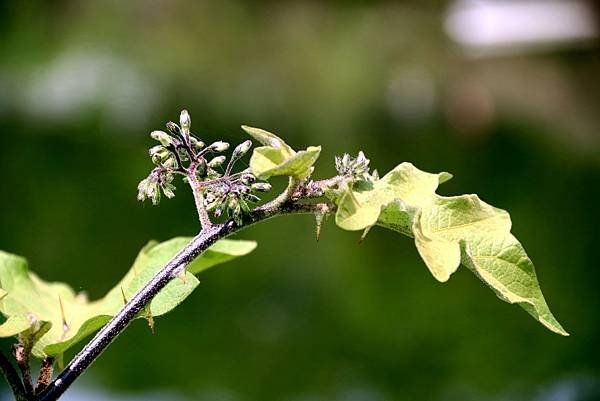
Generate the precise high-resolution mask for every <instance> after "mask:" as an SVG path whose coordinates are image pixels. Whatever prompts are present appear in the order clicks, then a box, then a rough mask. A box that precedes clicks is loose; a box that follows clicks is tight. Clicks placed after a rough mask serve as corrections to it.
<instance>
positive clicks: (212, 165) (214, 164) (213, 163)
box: [208, 156, 226, 168]
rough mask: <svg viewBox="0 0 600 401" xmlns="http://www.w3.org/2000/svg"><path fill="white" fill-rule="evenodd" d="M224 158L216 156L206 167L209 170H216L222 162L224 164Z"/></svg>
mask: <svg viewBox="0 0 600 401" xmlns="http://www.w3.org/2000/svg"><path fill="white" fill-rule="evenodd" d="M225 159H226V158H225V156H217V157H215V158H214V159H212V160H211V161H209V162H208V167H210V168H217V167H219V166H220V165H221V164H223V162H225Z"/></svg>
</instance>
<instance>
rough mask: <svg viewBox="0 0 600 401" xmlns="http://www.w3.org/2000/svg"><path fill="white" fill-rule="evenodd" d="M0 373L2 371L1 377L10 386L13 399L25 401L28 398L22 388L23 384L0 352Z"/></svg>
mask: <svg viewBox="0 0 600 401" xmlns="http://www.w3.org/2000/svg"><path fill="white" fill-rule="evenodd" d="M0 371H2V376H4V378H5V379H6V382H7V383H8V385H9V386H10V389H11V390H12V392H13V395H14V396H15V399H16V400H17V401H27V400H28V398H27V396H26V395H25V388H24V387H23V382H22V381H21V378H20V377H19V374H18V373H17V370H16V369H15V367H14V366H13V365H12V364H11V363H10V361H9V360H8V358H7V357H6V355H4V354H3V353H2V352H0Z"/></svg>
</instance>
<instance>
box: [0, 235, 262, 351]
mask: <svg viewBox="0 0 600 401" xmlns="http://www.w3.org/2000/svg"><path fill="white" fill-rule="evenodd" d="M190 240H191V238H173V239H171V240H169V241H166V242H163V243H157V242H155V241H152V242H150V243H148V245H146V246H145V247H144V248H143V249H142V250H141V251H140V253H139V255H138V257H137V258H136V260H135V262H134V264H133V266H132V267H131V269H130V270H129V271H128V272H127V273H126V274H125V276H124V277H123V278H122V279H121V280H120V282H119V283H118V284H117V285H116V286H115V287H114V288H113V289H111V290H110V291H109V292H108V293H107V294H106V296H104V297H103V298H102V299H99V300H97V301H92V302H90V301H88V300H87V298H86V297H85V295H84V294H76V293H75V292H74V291H73V290H72V289H71V288H70V287H69V286H67V285H66V284H63V283H48V282H45V281H43V280H41V279H39V278H38V277H37V276H36V275H35V274H33V273H31V272H29V270H28V268H27V262H26V261H25V259H23V258H21V257H19V256H16V255H11V254H8V253H5V252H1V251H0V287H1V289H2V294H4V297H2V298H1V299H0V312H1V313H2V314H3V315H4V316H5V317H6V318H7V320H6V321H5V322H4V323H3V324H2V325H0V337H9V336H14V335H17V334H20V333H26V332H29V331H30V330H33V328H34V327H38V328H44V330H47V329H49V330H48V331H47V332H45V333H44V332H43V331H40V330H38V331H37V332H38V333H40V334H43V335H40V338H39V339H37V341H36V342H35V344H34V347H33V354H34V355H35V356H37V357H39V358H43V357H45V356H47V355H52V356H55V355H59V354H62V353H63V352H64V351H65V350H67V349H68V348H69V347H71V346H72V345H74V344H75V343H77V342H78V341H80V340H82V339H83V338H85V337H87V336H88V335H90V334H92V333H93V332H95V331H96V330H98V329H99V328H100V327H102V326H103V325H104V324H106V322H108V320H110V318H111V317H112V316H114V315H115V314H116V313H117V312H118V311H119V310H120V309H121V308H122V306H123V305H124V303H125V302H126V301H127V300H128V299H130V298H131V297H132V296H133V295H134V294H135V293H136V292H137V291H138V290H139V289H140V288H141V287H142V286H143V285H145V284H146V283H147V282H148V281H149V280H150V278H151V277H152V276H153V275H154V274H155V273H156V272H158V270H159V269H161V268H162V267H163V266H164V265H165V264H166V263H167V262H168V261H169V260H170V259H171V258H172V257H173V256H174V255H175V254H176V253H177V252H179V251H180V250H181V249H182V248H183V247H184V246H185V245H186V244H188V243H189V242H190ZM255 247H256V243H254V242H253V241H236V240H221V241H218V242H217V243H215V244H214V245H213V246H211V247H210V248H209V249H208V250H206V251H205V252H204V253H203V254H202V255H201V256H200V257H198V258H197V259H196V260H195V261H194V262H193V263H191V264H190V265H188V266H187V268H188V271H186V272H185V274H184V275H183V276H182V277H181V278H179V279H175V280H172V281H171V282H170V283H169V284H167V286H166V287H165V288H164V289H163V290H162V291H161V292H160V293H159V294H158V295H157V296H156V297H155V298H154V299H153V300H152V302H151V303H150V308H149V311H150V313H151V314H152V316H160V315H162V314H165V313H167V312H169V311H170V310H172V309H173V308H175V307H176V306H177V305H179V304H180V303H181V302H182V301H183V300H184V299H185V298H186V297H187V296H188V295H189V294H190V293H191V292H192V291H193V290H194V289H195V288H196V286H197V285H198V284H199V281H198V279H197V278H196V277H195V276H194V275H193V274H192V273H198V272H200V271H203V270H206V269H207V268H209V267H212V266H215V265H217V264H220V263H224V262H227V261H229V260H231V259H234V258H236V257H239V256H242V255H245V254H247V253H249V252H251V251H252V250H253V249H254V248H255ZM124 298H125V299H124ZM140 317H144V316H140Z"/></svg>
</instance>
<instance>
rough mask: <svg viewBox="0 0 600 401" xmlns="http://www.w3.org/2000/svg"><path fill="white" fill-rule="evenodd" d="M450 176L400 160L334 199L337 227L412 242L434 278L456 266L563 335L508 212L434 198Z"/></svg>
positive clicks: (474, 201)
mask: <svg viewBox="0 0 600 401" xmlns="http://www.w3.org/2000/svg"><path fill="white" fill-rule="evenodd" d="M451 177H452V176H451V175H450V174H448V173H439V174H431V173H426V172H424V171H421V170H419V169H417V168H416V167H414V166H413V165H412V164H410V163H402V164H400V165H399V166H397V167H396V168H395V169H394V170H392V171H390V172H389V173H388V174H386V175H385V176H384V177H382V178H381V179H380V180H377V181H375V182H373V183H368V184H369V185H365V184H362V183H358V184H359V185H356V184H355V185H354V186H348V188H345V189H344V190H343V191H342V192H341V195H339V196H337V197H335V198H334V199H333V200H334V201H335V202H336V203H337V204H338V210H337V212H336V223H337V224H338V225H339V226H340V227H341V228H343V229H346V230H364V229H367V228H369V227H371V226H373V225H379V226H382V227H385V228H388V229H391V230H394V231H398V232H400V233H402V234H405V235H408V236H410V237H413V238H414V240H415V245H416V247H417V250H418V252H419V254H420V255H421V258H422V259H423V261H424V262H425V264H426V265H427V267H428V268H429V270H430V271H431V273H432V275H433V276H434V277H435V278H436V279H437V280H438V281H440V282H445V281H447V280H448V279H449V278H450V276H451V275H452V273H454V272H455V271H456V269H458V267H459V265H460V264H461V263H462V264H463V265H465V266H466V267H467V268H469V269H470V270H471V271H473V273H475V275H476V276H477V277H479V278H480V279H481V280H482V281H483V282H484V283H485V284H487V285H488V286H489V287H490V288H492V290H493V291H494V292H495V293H496V295H497V296H498V297H499V298H500V299H502V300H504V301H506V302H509V303H517V304H519V305H520V306H521V307H523V309H525V310H526V311H527V312H528V313H529V314H531V315H532V316H533V317H534V318H535V319H537V320H538V321H539V322H540V323H542V324H543V325H544V326H546V327H547V328H548V329H550V330H551V331H553V332H555V333H558V334H561V335H568V333H567V332H566V331H565V330H564V329H563V328H562V326H561V325H560V323H559V322H558V321H557V320H556V319H555V318H554V316H553V315H552V313H551V312H550V309H549V308H548V305H547V304H546V301H545V299H544V296H543V294H542V291H541V289H540V286H539V283H538V280H537V276H536V273H535V268H534V266H533V263H532V261H531V259H529V257H528V256H527V254H526V253H525V250H524V249H523V247H522V245H521V244H520V243H519V242H518V241H517V239H516V238H515V237H514V236H513V235H512V234H511V233H510V229H511V221H510V216H509V215H508V213H507V212H506V211H504V210H501V209H498V208H495V207H493V206H491V205H488V204H487V203H485V202H483V201H482V200H481V199H479V198H478V197H477V196H476V195H462V196H453V197H445V196H441V195H438V194H436V192H435V191H436V190H437V187H438V185H439V184H441V183H443V182H445V181H447V180H448V179H450V178H451ZM331 193H332V194H335V192H331Z"/></svg>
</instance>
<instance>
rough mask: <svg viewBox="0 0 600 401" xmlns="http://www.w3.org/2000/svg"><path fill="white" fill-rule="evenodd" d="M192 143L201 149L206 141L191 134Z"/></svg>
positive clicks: (197, 148)
mask: <svg viewBox="0 0 600 401" xmlns="http://www.w3.org/2000/svg"><path fill="white" fill-rule="evenodd" d="M190 144H191V145H192V146H193V147H194V148H195V149H196V150H200V149H202V148H203V147H204V142H202V141H200V140H198V139H196V138H194V137H193V136H190Z"/></svg>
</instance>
